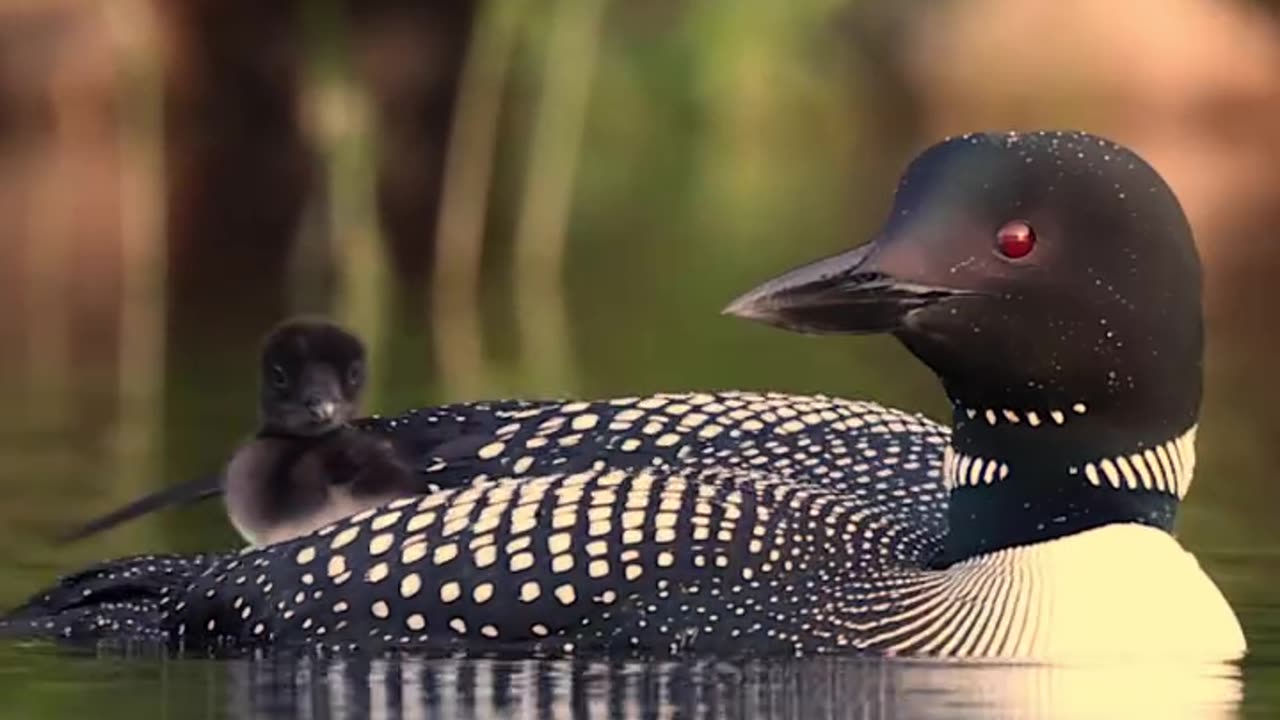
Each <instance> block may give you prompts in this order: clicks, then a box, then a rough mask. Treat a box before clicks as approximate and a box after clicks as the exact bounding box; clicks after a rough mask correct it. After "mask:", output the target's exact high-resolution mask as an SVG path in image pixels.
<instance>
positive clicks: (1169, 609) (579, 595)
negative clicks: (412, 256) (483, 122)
mask: <svg viewBox="0 0 1280 720" xmlns="http://www.w3.org/2000/svg"><path fill="white" fill-rule="evenodd" d="M727 312H729V313H730V314H734V315H738V316H744V317H748V318H752V319H756V320H761V321H764V322H767V323H772V324H775V325H780V326H783V327H787V328H791V329H795V330H800V331H804V332H819V333H863V332H891V333H893V334H894V335H895V336H897V337H898V339H900V340H901V341H902V342H903V344H904V345H905V346H906V347H907V348H908V349H909V350H910V351H911V352H912V353H913V354H915V355H916V356H917V357H918V358H920V359H921V360H922V361H924V362H925V363H926V364H927V365H929V367H931V368H932V369H933V370H934V372H935V373H936V374H937V376H938V377H939V378H940V379H941V381H942V385H943V388H944V390H945V391H946V393H947V395H948V396H949V397H950V398H951V401H952V404H953V407H954V412H953V418H952V423H951V428H950V430H949V431H948V430H947V429H946V428H943V427H941V426H939V425H937V424H936V423H932V422H930V421H928V420H925V419H923V418H920V417H918V416H916V415H912V414H909V413H904V412H901V411H897V410H892V409H888V408H883V407H880V406H878V405H875V404H874V403H865V402H856V401H847V400H838V399H831V398H823V397H799V396H781V395H755V394H746V393H722V394H716V395H711V394H708V395H691V396H657V397H652V398H627V399H619V400H615V401H603V402H598V403H572V404H567V405H559V406H555V407H550V406H546V405H542V404H533V405H531V406H529V407H524V408H520V409H514V410H509V409H504V410H499V411H497V413H498V414H504V415H505V417H506V419H507V420H508V421H509V422H508V424H507V425H504V426H502V427H501V428H499V429H497V430H495V431H494V432H493V434H492V437H491V439H490V440H489V441H488V442H487V443H485V444H483V445H479V446H478V447H477V446H475V445H471V446H470V447H471V448H472V449H470V450H469V451H468V453H469V454H470V455H471V456H472V457H471V461H476V464H473V465H468V464H467V462H470V461H467V462H464V461H463V460H465V459H464V458H456V460H458V462H454V461H445V462H442V463H441V465H442V468H441V472H444V471H447V470H448V468H450V467H453V466H454V465H458V466H461V467H464V468H467V469H468V470H469V471H472V472H473V476H472V480H471V482H470V484H459V485H457V486H453V487H450V488H448V489H446V490H443V491H441V492H436V493H432V494H429V495H426V496H424V497H405V498H400V499H397V500H395V501H393V502H391V503H389V504H387V505H385V506H382V507H379V508H374V509H370V510H367V511H365V512H363V513H361V514H359V515H357V516H354V517H352V518H348V519H345V520H342V521H340V522H338V523H336V524H335V525H332V526H329V527H326V528H323V529H321V530H320V531H318V532H317V533H315V534H313V535H308V536H305V537H301V538H297V539H295V540H291V541H289V542H286V543H281V544H278V545H273V546H270V547H266V548H263V549H261V550H257V551H252V552H246V553H243V554H239V555H237V556H234V557H224V558H222V559H220V560H217V561H215V562H213V563H212V567H208V568H207V569H205V570H204V571H203V572H202V573H201V574H200V576H199V577H198V578H197V579H196V580H195V581H194V582H193V583H191V584H190V585H189V586H184V587H183V588H182V590H181V592H180V593H179V595H180V597H181V599H180V600H177V599H176V596H175V595H172V594H171V595H170V596H168V597H174V598H175V602H173V603H172V604H170V605H168V606H166V607H168V608H169V610H168V612H167V614H166V615H165V619H164V621H163V634H164V635H165V636H166V637H167V638H169V640H170V641H171V642H175V643H177V644H180V645H181V646H183V647H187V648H210V647H219V648H225V647H227V646H229V645H230V646H239V647H245V648H255V647H266V646H285V645H290V644H298V643H311V644H323V645H326V646H330V647H336V648H349V649H357V648H364V647H367V646H370V645H379V644H390V645H404V646H438V647H458V646H461V647H466V648H475V649H481V650H483V649H486V648H490V649H493V648H507V649H510V648H513V647H514V648H522V649H525V650H529V651H534V652H544V651H566V650H576V649H591V648H599V649H605V650H610V649H621V650H639V651H645V652H655V653H661V652H668V651H669V652H682V651H687V650H717V651H759V652H774V651H787V652H829V651H841V650H845V651H861V652H866V653H874V654H883V655H925V656H951V657H996V658H1019V659H1041V660H1066V659H1071V658H1080V657H1082V656H1083V657H1086V658H1097V657H1100V656H1126V655H1129V656H1131V655H1135V654H1136V655H1147V656H1157V657H1168V656H1182V657H1193V658H1195V659H1202V660H1229V659H1234V658H1237V657H1239V656H1240V655H1241V654H1243V652H1244V651H1245V642H1244V638H1243V635H1242V633H1241V632H1240V627H1239V623H1238V622H1237V620H1236V618H1235V615H1234V613H1233V612H1232V611H1231V608H1230V606H1229V605H1228V604H1227V603H1226V601H1225V600H1224V598H1223V597H1222V595H1221V593H1220V592H1219V591H1218V589H1217V588H1216V587H1215V586H1214V584H1213V582H1212V581H1211V580H1210V579H1209V578H1208V576H1207V575H1205V573H1204V572H1203V570H1202V569H1201V568H1200V567H1199V565H1198V563H1197V562H1196V560H1195V559H1194V557H1192V556H1191V555H1190V554H1188V553H1186V552H1185V551H1184V550H1182V548H1181V547H1180V546H1179V544H1178V543H1177V541H1176V540H1175V539H1174V538H1173V537H1172V535H1171V529H1172V525H1173V521H1174V517H1175V514H1176V510H1177V507H1178V504H1179V502H1180V500H1181V499H1182V497H1183V496H1184V495H1185V493H1186V492H1187V490H1188V487H1189V485H1190V482H1191V477H1192V473H1193V469H1194V460H1195V453H1194V433H1195V424H1196V421H1197V416H1198V412H1199V404H1200V395H1201V362H1202V360H1201V358H1202V352H1203V348H1202V345H1203V341H1202V334H1203V331H1202V317H1201V310H1200V269H1199V260H1198V258H1197V255H1196V252H1195V248H1194V245H1193V242H1192V238H1191V232H1190V229H1189V228H1188V226H1187V223H1186V220H1185V217H1184V215H1183V213H1182V210H1181V208H1180V207H1179V205H1178V203H1177V200H1176V199H1175V198H1174V196H1173V194H1172V192H1171V190H1170V189H1169V188H1168V187H1167V186H1166V185H1165V184H1164V182H1163V181H1162V180H1161V179H1160V177H1159V176H1158V175H1157V174H1156V172H1155V171H1154V170H1153V169H1151V168H1150V167H1149V166H1148V165H1147V164H1146V163H1145V162H1143V161H1142V160H1141V159H1140V158H1139V157H1138V156H1137V155H1135V154H1134V153H1132V152H1131V151H1129V150H1127V149H1125V148H1123V147H1121V146H1119V145H1116V144H1114V143H1111V142H1109V141H1106V140H1103V139H1100V138H1097V137H1094V136H1091V135H1088V134H1084V133H1052V132H1039V133H1014V134H1001V135H996V134H977V135H969V136H964V137H960V138H955V139H952V140H948V141H945V142H943V143H940V144H938V145H935V146H933V147H931V148H929V149H928V150H926V151H925V152H924V153H922V154H921V155H920V156H919V157H918V158H916V159H915V160H914V161H913V162H912V164H911V165H910V167H909V168H908V170H907V172H906V174H905V176H904V178H903V180H902V182H901V184H900V186H899V188H898V191H897V194H896V196H895V201H894V207H893V211H892V214H891V216H890V218H889V220H888V222H887V223H886V225H885V226H884V228H883V230H882V232H881V233H880V234H879V235H878V236H877V237H876V238H875V239H874V240H873V241H872V242H871V243H870V244H868V245H866V246H863V247H861V248H858V249H856V250H854V251H852V252H849V253H845V254H843V255H840V256H837V257H835V258H832V259H829V260H826V261H821V262H819V263H816V264H814V265H810V266H807V267H805V268H801V269H798V270H796V271H793V272H791V273H789V274H787V275H784V276H783V277H781V278H779V279H777V280H775V281H772V282H769V283H766V284H765V285H762V286H761V287H760V288H758V289H756V290H754V291H752V292H751V293H748V294H747V295H745V296H743V297H742V298H740V299H739V300H737V301H735V302H734V303H733V304H732V305H731V306H730V307H729V308H728V309H727ZM426 415H427V416H430V417H436V416H437V415H436V413H434V412H428V413H426ZM396 422H398V421H396V420H392V421H388V423H393V424H394V423H396ZM404 422H407V423H408V424H409V425H410V426H413V425H414V424H415V420H414V419H413V418H412V416H411V417H410V418H408V419H405V420H404ZM395 430H396V429H395V428H393V429H392V432H395ZM464 444H465V443H464ZM582 446H586V447H589V448H591V455H590V456H593V457H596V458H597V460H595V461H594V462H592V463H590V464H588V465H587V467H586V468H582V467H579V466H576V465H574V464H573V462H572V460H573V459H574V458H577V457H580V455H578V454H576V451H577V449H578V448H580V447H582ZM455 447H457V446H455ZM655 448H656V450H654V449H655ZM668 451H670V452H671V453H672V454H671V455H670V456H668V455H657V454H653V455H652V456H651V455H650V453H666V452H668ZM464 454H467V453H464ZM631 456H641V457H643V458H645V460H644V461H642V462H640V463H629V462H627V458H628V457H631ZM650 457H652V459H653V463H652V464H649V463H648V459H649V458H650ZM492 461H500V462H505V463H506V464H502V465H499V467H500V468H501V469H502V471H501V472H493V473H492V474H491V465H489V464H488V463H490V462H492ZM599 463H603V464H599ZM130 562H131V561H130V560H127V559H126V560H124V561H121V563H123V564H125V565H128V563H130ZM37 607H51V608H52V609H51V610H50V611H49V613H48V615H46V616H45V617H40V618H32V617H30V616H24V619H23V620H22V621H21V623H19V624H22V627H17V625H18V624H11V625H10V626H9V627H11V628H16V629H17V630H19V631H20V630H22V629H23V628H27V629H30V628H33V627H34V625H35V624H36V623H38V622H41V621H43V622H45V623H46V624H47V626H48V627H52V628H61V627H64V626H63V624H62V623H63V618H62V615H61V614H60V613H59V611H58V610H57V608H56V607H53V606H48V605H41V604H39V603H37ZM79 610H80V611H81V615H80V616H79V617H81V618H83V611H84V609H83V608H79ZM25 623H30V624H25ZM4 627H5V624H4V622H0V630H3V629H4ZM148 630H151V628H148Z"/></svg>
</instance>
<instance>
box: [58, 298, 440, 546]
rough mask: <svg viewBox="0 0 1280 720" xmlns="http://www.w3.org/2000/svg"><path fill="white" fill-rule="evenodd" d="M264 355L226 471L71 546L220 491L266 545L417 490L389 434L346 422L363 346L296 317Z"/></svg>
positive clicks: (354, 404) (359, 382) (239, 525)
mask: <svg viewBox="0 0 1280 720" xmlns="http://www.w3.org/2000/svg"><path fill="white" fill-rule="evenodd" d="M260 355H261V357H260V362H261V369H260V384H259V397H258V400H259V402H258V409H259V429H258V431H257V433H256V434H255V435H254V436H253V437H252V438H251V439H250V440H248V441H247V442H245V443H244V444H243V445H242V446H241V447H240V448H238V449H237V450H236V452H235V454H234V455H233V456H232V458H231V461H230V462H229V464H228V465H227V467H226V469H225V471H224V472H223V473H221V474H220V475H219V476H217V477H212V478H201V479H197V480H195V481H193V482H191V483H186V484H183V485H179V486H176V487H174V488H170V489H166V490H161V491H159V492H157V493H155V494H152V495H149V496H147V497H144V498H141V499H139V500H137V501H135V502H133V503H130V504H129V505H127V506H125V507H123V508H121V509H119V510H116V511H114V512H112V513H110V514H108V515H106V516H103V517H102V518H99V519H97V520H94V521H93V522H91V523H89V524H87V525H86V526H84V527H83V528H81V529H79V530H77V531H76V532H75V533H73V534H71V535H69V536H68V539H78V538H82V537H86V536H88V535H91V534H93V533H96V532H99V531H101V530H104V529H107V528H109V527H112V526H114V525H116V524H119V523H121V522H124V521H126V520H129V519H131V518H134V517H137V516H139V515H142V514H145V513H148V512H151V511H153V510H156V509H159V508H161V507H164V506H166V505H171V504H180V503H187V502H193V501H196V500H201V499H204V498H207V497H212V496H215V495H218V494H222V495H223V496H224V499H225V503H226V507H227V515H228V518H229V519H230V521H231V524H232V525H233V526H234V527H235V528H236V530H237V531H238V532H239V533H240V535H241V536H242V537H244V539H245V540H247V541H248V542H249V543H251V544H254V545H259V546H260V545H269V544H272V543H277V542H282V541H284V540H288V539H290V538H293V537H297V536H300V535H305V534H307V533H310V532H313V531H315V530H318V529H319V528H321V527H324V526H325V525H328V524H329V523H332V522H334V521H336V520H338V519H340V518H344V517H347V516H349V515H354V514H356V513H358V512H360V511H361V510H364V509H366V508H370V507H374V506H377V505H379V504H382V503H385V502H387V501H389V500H392V499H394V498H396V497H399V496H402V495H405V494H410V493H413V492H418V491H420V490H419V489H418V487H417V485H415V483H414V478H413V475H412V473H411V472H410V471H409V469H408V468H407V467H406V466H405V464H404V463H403V462H401V460H400V459H399V457H398V456H397V455H396V453H395V451H394V450H393V448H392V446H391V443H390V442H389V441H388V440H387V439H386V438H385V437H382V436H381V435H378V434H376V433H369V432H364V431H362V430H360V429H357V428H354V427H352V426H351V425H350V422H351V420H352V419H353V418H354V417H355V416H356V415H357V414H358V412H359V407H360V398H361V394H362V392H363V390H364V383H365V376H364V366H365V351H364V346H363V344H362V343H361V342H360V340H359V339H357V338H356V337H355V336H354V335H352V334H351V333H349V332H347V331H345V330H343V329H342V328H340V327H338V326H337V325H334V324H332V323H329V322H326V321H323V320H313V319H305V318H298V319H292V320H289V321H286V322H284V323H282V324H280V325H279V326H277V327H276V328H275V329H273V330H272V331H271V333H269V334H268V335H267V337H266V339H265V341H264V343H263V346H262V351H261V354H260ZM418 485H420V483H419V484H418Z"/></svg>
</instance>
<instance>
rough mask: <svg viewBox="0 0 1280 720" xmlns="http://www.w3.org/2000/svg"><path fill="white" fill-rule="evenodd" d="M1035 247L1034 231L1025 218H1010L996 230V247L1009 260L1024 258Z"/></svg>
mask: <svg viewBox="0 0 1280 720" xmlns="http://www.w3.org/2000/svg"><path fill="white" fill-rule="evenodd" d="M1035 247H1036V231H1035V230H1034V229H1033V228H1032V227H1031V223H1029V222H1027V221H1026V220H1010V221H1009V222H1007V223H1005V224H1004V225H1001V226H1000V229H999V230H997V231H996V249H997V250H999V251H1000V254H1001V255H1003V256H1005V257H1007V258H1009V259H1010V260H1017V259H1018V258H1024V257H1026V256H1027V255H1029V254H1031V251H1032V250H1034V249H1035Z"/></svg>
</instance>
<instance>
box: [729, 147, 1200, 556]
mask: <svg viewBox="0 0 1280 720" xmlns="http://www.w3.org/2000/svg"><path fill="white" fill-rule="evenodd" d="M725 312H726V313H728V314H732V315H737V316H740V317H744V318H749V319H753V320H759V321H762V322H765V323H769V324H772V325H776V326H781V327H784V328H788V329H791V330H797V331H801V332H808V333H878V332H889V333H892V334H894V335H895V336H896V337H897V338H898V339H899V340H900V341H901V342H902V343H903V344H904V345H905V346H906V347H907V348H908V349H909V350H910V351H911V352H912V353H913V354H914V355H915V356H916V357H918V358H919V359H920V360H921V361H923V362H924V363H926V364H927V365H928V366H929V367H930V368H931V369H932V370H933V371H934V372H935V374H936V375H937V376H938V377H939V379H940V380H941V382H942V384H943V387H944V388H945V390H946V392H947V395H948V396H949V397H950V399H951V402H952V405H953V407H954V422H953V441H952V448H951V450H950V451H949V452H948V457H947V462H946V464H945V467H944V473H945V475H946V480H947V484H948V486H949V487H950V488H951V489H952V491H953V492H952V502H951V526H952V530H953V533H954V534H956V535H957V536H965V535H968V537H960V539H959V542H960V543H961V544H967V545H972V547H966V548H963V549H959V548H957V553H958V554H959V555H963V554H965V553H966V552H972V551H981V550H984V549H994V548H997V547H1000V546H1007V545H1009V544H1015V543H1018V542H1024V541H1028V540H1034V539H1037V538H1043V537H1046V536H1049V537H1051V536H1052V534H1053V533H1054V532H1060V531H1069V530H1072V529H1080V528H1082V527H1088V526H1089V525H1090V524H1102V523H1106V522H1111V521H1117V520H1122V521H1136V522H1143V523H1147V524H1151V525H1156V526H1160V527H1165V528H1166V529H1167V528H1168V527H1169V526H1170V525H1171V524H1172V521H1173V515H1174V510H1175V509H1176V502H1177V499H1178V497H1179V496H1180V495H1181V494H1182V493H1184V492H1185V490H1186V485H1187V483H1189V481H1190V469H1191V468H1190V466H1191V464H1192V463H1193V457H1194V454H1193V451H1191V448H1190V437H1192V436H1193V433H1194V426H1195V423H1196V418H1197V416H1198V413H1199V408H1200V401H1201V384H1202V378H1201V375H1202V372H1201V366H1202V356H1203V327H1202V312H1201V278H1200V263H1199V259H1198V256H1197V254H1196V249H1195V244H1194V242H1193V239H1192V234H1191V230H1190V227H1189V226H1188V223H1187V220H1186V217H1185V215H1184V214H1183V211H1182V209H1181V207H1180V206H1179V203H1178V201H1177V199H1176V198H1175V197H1174V194H1173V192H1172V191H1171V190H1170V188H1169V187H1168V185H1167V184H1166V183H1165V182H1164V181H1163V180H1162V179H1161V178H1160V176H1159V175H1158V174H1157V173H1156V171H1155V170H1153V169H1152V168H1151V166H1149V165H1148V164H1147V163H1146V162H1144V161H1143V160H1142V159H1141V158H1140V157H1138V156H1137V155H1136V154H1135V153H1133V152H1132V151H1131V150H1128V149H1126V148H1124V147H1121V146H1120V145H1117V144H1116V143H1114V142H1111V141H1108V140H1105V139H1103V138H1099V137H1096V136H1093V135H1089V134H1086V133H1081V132H1030V133H1008V134H994V133H993V134H973V135H967V136H963V137H958V138H953V139H949V140H946V141H944V142H941V143H939V144H937V145H934V146H932V147H930V148H928V149H927V150H925V151H924V152H923V153H921V154H920V155H919V156H918V157H917V158H916V159H915V160H914V161H913V162H912V163H911V164H910V166H909V167H908V169H907V171H906V172H905V174H904V175H903V177H902V180H901V182H900V184H899V186H898V189H897V193H896V195H895V198H894V203H893V208H892V211H891V215H890V217H889V219H888V221H887V222H886V223H885V224H884V226H883V228H882V229H881V231H880V232H879V233H878V234H877V235H876V236H875V238H874V239H873V240H872V241H871V242H869V243H867V244H865V245H863V246H861V247H858V248H856V249H854V250H851V251H848V252H845V253H843V254H841V255H837V256H835V257H831V258H828V259H825V260H821V261H818V262H815V263H812V264H809V265H806V266H803V267H800V268H798V269H795V270H793V271H791V272H789V273H786V274H784V275H782V276H781V277H778V278H776V279H774V280H771V281H769V282H767V283H765V284H763V285H761V286H759V287H757V288H756V289H754V290H752V291H750V292H748V293H747V294H745V295H743V296H742V297H740V298H738V299H737V300H735V301H734V302H733V303H732V304H731V305H730V306H729V307H728V308H726V310H725ZM1166 455H1168V456H1169V457H1166ZM969 488H975V489H976V488H981V489H983V491H982V492H974V493H964V492H958V490H962V489H969ZM1122 491H1123V492H1122ZM993 513H1001V515H1000V516H999V517H993V515H992V514H993ZM1000 526H1004V527H1005V528H1006V530H1007V531H1002V530H1001V529H999V528H1000ZM1037 528H1039V530H1037ZM1045 528H1048V529H1047V530H1046V529H1045ZM1055 528H1056V529H1055Z"/></svg>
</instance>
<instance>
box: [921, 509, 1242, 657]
mask: <svg viewBox="0 0 1280 720" xmlns="http://www.w3.org/2000/svg"><path fill="white" fill-rule="evenodd" d="M944 572H946V573H947V574H949V575H951V576H952V577H951V580H952V581H953V582H950V583H947V584H948V585H951V587H952V589H953V590H958V591H959V594H960V595H961V596H963V598H964V599H965V600H967V601H969V602H978V603H984V604H985V603H994V607H1004V608H1008V609H1007V610H1004V611H1003V612H999V613H997V614H996V615H998V616H994V617H991V618H990V619H989V622H990V623H991V626H990V628H987V630H989V631H990V632H991V633H992V634H994V635H997V636H999V637H1002V638H1005V639H1006V642H1004V643H1001V644H1000V645H999V646H996V645H991V646H990V647H989V648H988V649H989V651H990V650H996V651H997V652H990V653H989V654H990V655H994V656H1002V657H1018V658H1021V659H1027V660H1041V661H1049V662H1064V661H1073V660H1088V661H1090V662H1096V661H1099V660H1106V659H1122V658H1128V657H1153V658H1162V659H1175V658H1176V659H1185V660H1196V661H1229V660H1235V659H1238V658H1240V657H1242V656H1243V655H1244V653H1245V650H1246V644H1245V639H1244V633H1243V632H1242V631H1241V629H1240V623H1239V621H1238V620H1237V619H1236V616H1235V613H1234V612H1232V610H1231V607H1230V605H1228V604H1227V601H1226V599H1225V598H1224V597H1223V596H1222V593H1221V592H1220V591H1219V590H1218V588H1217V586H1216V585H1214V583H1213V581H1212V580H1211V579H1210V578H1209V576H1208V575H1206V574H1205V572H1204V570H1203V569H1201V567H1200V564H1199V563H1198V562H1197V561H1196V559H1195V557H1194V556H1193V555H1191V554H1190V553H1188V552H1187V551H1186V550H1184V549H1183V548H1182V546H1181V545H1179V544H1178V541H1177V540H1175V539H1174V538H1173V537H1172V536H1171V535H1169V534H1168V533H1165V532H1163V531H1160V530H1157V529H1155V528H1150V527H1146V526H1142V525H1136V524H1117V525H1107V526H1104V527H1101V528H1096V529H1093V530H1088V531H1085V532H1082V533H1077V534H1075V535H1069V536H1067V537H1063V538H1059V539H1057V540H1052V541H1049V542H1044V543H1037V544H1035V545H1031V546H1025V547H1019V548H1011V549H1008V550H1002V551H999V552H995V553H990V554H988V555H984V556H981V557H978V558H973V559H971V560H967V561H965V562H963V563H960V564H958V565H956V566H954V567H952V568H950V569H948V570H946V571H944ZM993 578H999V579H1001V581H997V582H992V579H993ZM956 629H957V630H960V628H956ZM966 634H969V635H972V633H971V632H970V633H966ZM957 649H959V648H957ZM960 654H963V653H960Z"/></svg>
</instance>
